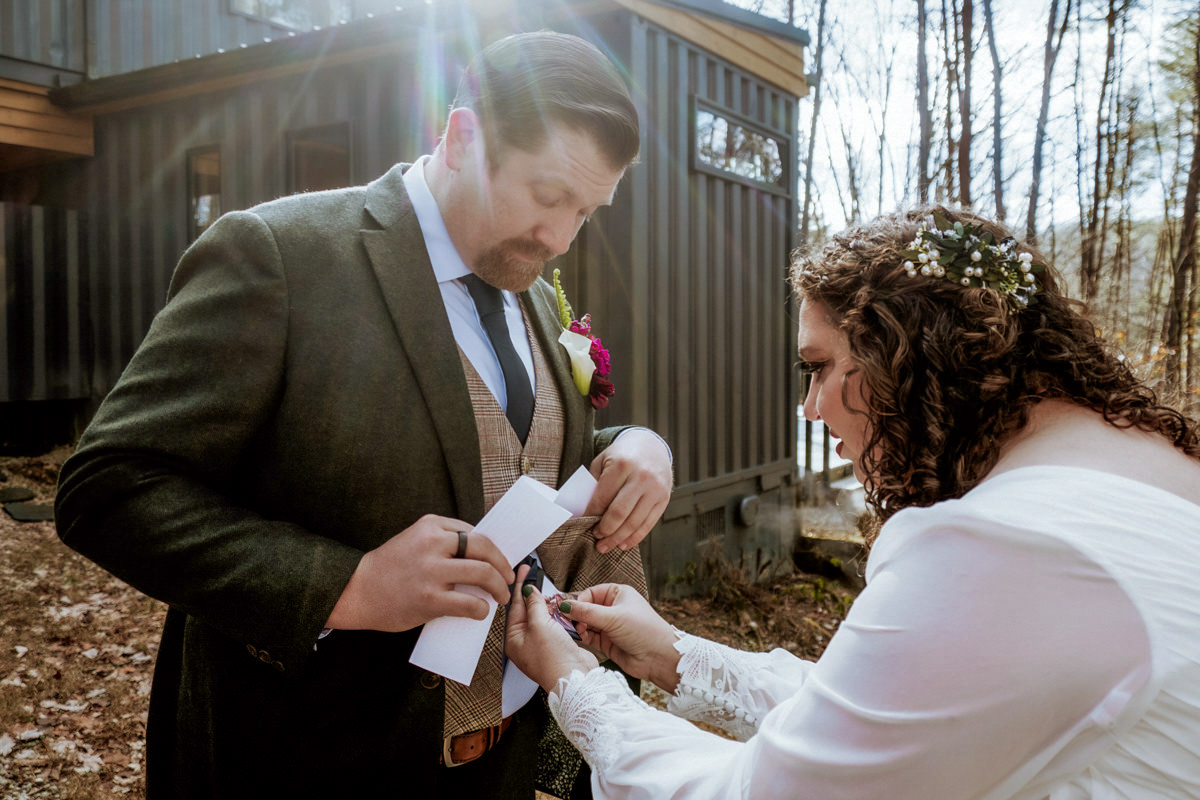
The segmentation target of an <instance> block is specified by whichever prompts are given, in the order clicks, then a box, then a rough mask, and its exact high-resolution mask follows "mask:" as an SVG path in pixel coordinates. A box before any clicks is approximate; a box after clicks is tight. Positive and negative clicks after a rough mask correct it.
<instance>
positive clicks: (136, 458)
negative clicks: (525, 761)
mask: <svg viewBox="0 0 1200 800" xmlns="http://www.w3.org/2000/svg"><path fill="white" fill-rule="evenodd" d="M402 171H403V165H398V166H396V167H394V168H392V170H391V171H389V172H388V173H387V174H385V175H384V176H382V177H381V178H379V179H378V180H376V181H374V182H372V183H371V184H369V185H367V186H362V187H355V188H349V189H343V190H336V191H332V192H321V193H314V194H307V195H297V196H294V197H287V198H283V199H280V200H277V201H274V202H270V203H266V204H264V205H261V206H258V207H255V208H252V209H250V210H248V211H244V212H234V213H230V214H227V215H225V216H224V217H222V218H221V219H220V220H219V221H218V222H217V223H216V224H214V225H213V226H212V228H211V229H209V230H208V231H207V232H206V233H205V234H204V235H203V236H201V237H200V239H199V240H198V241H197V242H196V243H195V244H194V245H193V246H192V247H191V248H189V249H188V250H187V252H186V253H185V254H184V255H183V257H182V259H181V260H180V263H179V265H178V268H177V269H176V272H175V274H174V276H173V278H172V282H171V289H170V295H169V301H168V303H167V305H166V306H165V308H164V309H163V310H162V311H161V312H160V313H159V314H158V316H157V317H156V318H155V320H154V322H153V324H152V326H151V328H150V331H149V333H148V334H147V336H146V338H145V340H144V341H143V343H142V345H141V347H140V348H139V349H138V351H137V353H136V354H135V356H134V357H133V359H132V361H131V362H130V364H129V366H128V367H127V369H126V370H125V372H124V374H123V375H122V376H121V378H120V380H119V381H118V383H117V385H116V386H115V388H114V389H113V390H112V392H111V393H110V395H109V396H108V397H107V399H106V400H105V401H104V402H103V404H102V405H101V406H100V408H99V411H98V412H97V414H96V416H95V418H94V420H93V421H92V423H91V425H90V426H89V427H88V429H87V431H86V432H85V433H84V435H83V437H82V438H81V440H80V442H79V446H78V448H77V450H76V452H75V454H74V455H73V456H72V457H71V458H70V459H69V460H68V461H67V463H66V464H65V465H64V468H63V472H62V477H61V481H60V487H59V494H58V501H57V508H56V513H57V522H58V530H59V535H60V536H61V537H62V539H63V541H64V542H66V544H68V545H69V546H70V547H72V548H74V549H76V550H78V551H80V552H81V553H83V554H84V555H86V556H88V557H89V558H91V559H93V560H94V561H96V562H97V563H99V564H100V565H101V566H103V567H105V568H106V569H108V570H109V571H111V572H112V573H113V574H115V575H117V576H118V577H120V578H121V579H123V580H125V581H127V582H129V583H130V584H132V585H133V586H135V587H136V588H138V589H140V590H141V591H143V592H145V593H146V594H148V595H150V596H152V597H155V598H158V599H160V600H162V601H164V602H166V603H167V604H168V605H169V609H170V610H169V613H168V618H167V623H166V627H165V630H164V634H163V640H162V644H161V647H160V650H159V653H158V663H157V666H156V672H155V679H154V688H153V692H152V700H151V712H150V722H149V734H148V735H149V744H148V788H149V792H150V797H151V798H172V799H173V800H174V799H175V798H190V797H196V798H218V797H241V796H251V795H257V796H262V794H261V793H262V792H266V793H267V794H266V796H278V797H285V796H288V797H291V796H319V795H321V794H325V796H328V797H331V798H332V797H338V796H347V797H349V796H361V797H366V796H368V795H367V794H362V793H361V792H375V791H376V790H377V789H378V787H383V786H390V787H391V788H392V789H393V790H394V789H395V788H397V785H398V786H399V787H401V788H402V789H403V790H405V791H401V793H400V794H397V795H395V796H404V795H406V793H407V791H406V790H411V789H413V788H415V787H418V786H420V785H422V783H423V782H424V781H425V780H426V778H427V777H428V779H429V780H433V778H432V777H429V776H431V775H433V772H431V770H434V771H436V764H437V759H438V755H439V753H440V750H441V738H440V735H441V714H442V694H443V692H442V689H441V686H440V683H439V682H438V681H437V680H434V679H433V678H434V676H431V675H429V674H428V673H424V672H423V671H422V670H419V669H417V668H415V667H412V666H411V665H409V664H408V654H409V652H410V650H411V648H412V644H413V642H414V641H415V639H416V635H417V633H418V631H408V632H405V633H402V634H384V633H377V632H368V631H364V632H342V631H339V632H336V633H335V634H334V635H332V636H330V637H328V638H327V639H321V640H320V641H318V635H319V634H320V632H321V629H322V627H323V623H324V622H325V620H326V619H327V618H328V615H329V613H330V611H331V609H332V608H333V606H334V604H335V602H336V601H337V599H338V597H339V595H340V593H341V591H342V589H343V587H344V586H345V584H346V582H347V581H348V579H349V577H350V575H351V573H352V572H353V571H354V569H355V566H356V565H357V563H358V561H359V559H360V557H361V556H362V554H363V553H364V552H365V551H367V550H369V549H371V548H374V547H377V546H378V545H380V544H382V543H383V542H384V541H386V540H387V539H388V538H390V537H391V536H393V535H395V534H396V533H398V532H399V531H401V530H403V529H404V528H405V527H407V526H408V525H410V524H412V523H413V522H414V521H416V520H417V519H418V518H419V517H420V516H422V515H423V514H428V513H433V514H440V515H445V516H449V517H457V518H460V519H463V520H466V521H468V522H472V523H474V522H476V521H478V519H479V518H480V517H481V516H482V513H483V494H482V488H481V474H480V469H481V467H480V457H479V447H478V441H477V438H476V429H475V425H474V424H473V422H472V410H471V402H470V398H469V394H468V390H467V385H466V381H465V378H464V376H463V370H462V367H461V364H460V361H459V355H458V351H457V348H456V346H455V342H454V338H453V334H452V333H451V329H450V324H449V321H448V319H447V317H446V314H445V311H444V307H443V304H442V301H441V296H440V294H439V291H438V288H437V284H436V282H435V279H434V275H433V271H432V267H431V265H430V263H429V258H428V254H427V252H426V248H425V244H424V241H423V239H422V237H421V232H420V229H419V227H418V225H417V222H416V218H415V215H414V214H413V212H412V207H411V204H410V202H409V200H408V197H407V195H406V194H405V191H404V187H403V181H402ZM523 299H524V302H525V305H526V308H527V309H529V312H530V315H531V317H532V325H533V328H534V329H535V330H536V332H537V334H538V336H539V340H540V342H541V345H542V348H543V350H544V351H545V352H546V353H547V354H548V355H549V356H550V360H551V366H552V368H553V372H554V377H555V381H556V383H557V384H558V386H559V387H560V391H561V393H562V396H563V398H564V403H565V412H566V428H565V437H564V443H563V454H562V471H561V472H562V476H563V477H565V476H567V475H569V474H570V473H571V472H573V471H574V470H575V469H576V468H577V467H578V466H580V465H581V464H587V463H589V462H590V460H591V458H592V457H593V454H594V453H595V452H598V451H599V450H600V449H603V447H605V446H607V445H608V444H609V443H610V442H611V440H612V438H613V437H614V436H615V435H616V433H618V432H619V431H618V430H616V429H610V430H606V431H601V432H599V433H597V432H595V431H594V428H593V412H592V409H591V407H590V405H589V404H588V402H587V399H586V398H584V397H582V396H581V395H580V394H579V393H578V392H577V391H576V390H575V388H574V384H573V383H572V381H571V376H570V371H569V370H570V368H569V365H568V363H567V361H566V359H565V357H564V353H563V351H562V348H561V347H559V346H557V344H556V340H557V336H558V332H559V328H558V323H557V319H556V314H555V308H554V294H553V290H552V289H551V288H550V287H549V286H548V285H547V284H546V283H545V282H544V281H539V282H538V284H537V285H535V286H534V287H533V288H532V289H531V290H530V291H529V292H528V293H527V294H526V295H525V296H524V297H523ZM528 769H529V770H530V771H531V772H532V769H533V765H532V764H529V765H528ZM335 778H336V780H338V781H340V783H336V784H334V783H329V781H332V780H334V779H335ZM327 784H328V785H327ZM335 785H337V786H341V787H354V788H353V792H352V793H351V794H346V793H344V792H345V791H350V789H343V790H335V789H333V788H331V787H333V786H335ZM330 791H334V792H335V794H332V795H330V794H327V793H328V792H330ZM370 796H372V797H374V796H391V795H390V792H389V793H387V794H386V795H385V794H374V793H373V794H371V795H370Z"/></svg>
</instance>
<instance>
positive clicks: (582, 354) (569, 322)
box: [554, 269, 616, 408]
mask: <svg viewBox="0 0 1200 800" xmlns="http://www.w3.org/2000/svg"><path fill="white" fill-rule="evenodd" d="M559 272H560V271H559V270H557V269H556V270H554V295H555V297H557V298H558V324H559V325H561V326H562V328H563V332H562V334H561V335H560V336H559V337H558V343H559V344H561V345H562V346H563V347H565V348H566V349H567V355H568V356H570V358H571V377H572V378H574V379H575V388H577V389H578V390H579V393H580V394H582V395H584V396H586V397H587V398H588V400H590V401H591V403H592V408H604V407H605V406H607V405H608V398H610V397H612V396H613V394H614V392H615V391H616V390H615V389H614V388H613V384H612V381H611V380H609V376H610V375H611V374H612V358H611V356H610V355H609V353H608V349H607V348H605V346H604V345H603V344H601V343H600V340H599V339H598V338H596V337H595V336H593V335H592V315H591V314H584V315H583V317H582V318H581V319H575V318H574V316H575V312H573V311H572V310H571V304H570V303H568V302H567V295H566V293H565V292H563V288H562V283H561V282H560V281H559Z"/></svg>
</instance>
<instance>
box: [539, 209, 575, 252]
mask: <svg viewBox="0 0 1200 800" xmlns="http://www.w3.org/2000/svg"><path fill="white" fill-rule="evenodd" d="M581 224H582V221H580V222H576V221H575V220H573V219H565V218H564V219H555V220H548V221H546V222H545V223H543V224H542V225H541V226H539V227H538V229H537V233H536V234H535V235H536V238H537V240H538V243H539V244H541V245H542V246H543V247H545V248H547V249H549V250H552V251H553V252H554V255H556V256H561V255H562V254H563V253H565V252H567V251H568V250H570V249H571V242H573V241H575V234H576V233H578V232H579V226H580V225H581Z"/></svg>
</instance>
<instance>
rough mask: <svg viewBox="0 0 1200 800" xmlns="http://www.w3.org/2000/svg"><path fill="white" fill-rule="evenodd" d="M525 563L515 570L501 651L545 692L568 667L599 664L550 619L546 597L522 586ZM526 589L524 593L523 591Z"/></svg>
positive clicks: (587, 668)
mask: <svg viewBox="0 0 1200 800" xmlns="http://www.w3.org/2000/svg"><path fill="white" fill-rule="evenodd" d="M528 571H529V567H528V566H522V567H521V568H520V569H519V570H517V581H516V583H514V584H513V597H512V605H510V606H509V607H508V632H507V633H506V635H505V643H504V651H505V653H506V654H507V655H508V657H509V658H510V659H511V660H512V662H513V663H514V664H516V665H517V666H518V667H519V668H520V669H521V671H522V672H524V673H525V674H526V675H528V676H529V677H530V678H532V679H533V680H534V681H535V682H536V683H537V685H538V686H541V687H542V688H543V689H545V690H546V691H547V692H549V691H553V690H554V688H555V687H556V686H557V685H558V681H559V679H560V678H565V677H567V676H568V675H570V674H571V671H572V670H576V669H577V670H581V671H582V672H587V671H589V670H592V669H595V668H596V667H597V666H599V664H600V662H599V661H597V660H596V657H595V656H594V655H592V654H591V653H589V652H588V651H587V650H584V649H583V648H582V647H580V646H579V645H577V644H575V641H574V640H573V639H572V638H571V637H570V636H569V635H568V634H567V632H566V631H565V630H563V628H562V626H561V625H559V624H558V623H557V622H555V621H554V620H552V619H550V612H549V611H548V610H547V609H546V598H545V597H543V596H542V593H541V592H539V591H538V590H537V589H536V588H534V587H533V585H532V584H530V585H528V586H522V584H523V583H524V581H525V574H526V573H527V572H528ZM525 590H528V594H527V595H526V594H525Z"/></svg>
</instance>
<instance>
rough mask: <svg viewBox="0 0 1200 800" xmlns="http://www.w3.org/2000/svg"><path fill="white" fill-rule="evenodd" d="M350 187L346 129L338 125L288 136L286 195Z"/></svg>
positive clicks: (293, 132) (347, 132) (309, 129)
mask: <svg viewBox="0 0 1200 800" xmlns="http://www.w3.org/2000/svg"><path fill="white" fill-rule="evenodd" d="M349 185H350V125H349V124H348V123H345V122H340V123H337V124H335V125H324V126H322V127H320V128H306V129H304V130H300V131H292V132H290V133H288V191H289V192H292V193H295V192H316V191H320V190H322V189H337V188H339V187H342V186H349Z"/></svg>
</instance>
